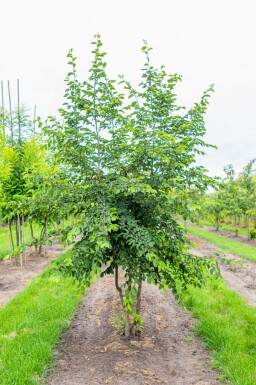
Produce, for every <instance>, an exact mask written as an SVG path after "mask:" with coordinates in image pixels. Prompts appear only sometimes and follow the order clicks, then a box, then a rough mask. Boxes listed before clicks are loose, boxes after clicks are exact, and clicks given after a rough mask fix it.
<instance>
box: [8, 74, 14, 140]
mask: <svg viewBox="0 0 256 385" xmlns="http://www.w3.org/2000/svg"><path fill="white" fill-rule="evenodd" d="M7 85H8V95H9V111H10V123H11V126H10V129H11V144H12V146H13V121H12V101H11V90H10V82H9V80H7Z"/></svg>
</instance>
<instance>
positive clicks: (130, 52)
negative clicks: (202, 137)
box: [0, 0, 256, 175]
mask: <svg viewBox="0 0 256 385" xmlns="http://www.w3.org/2000/svg"><path fill="white" fill-rule="evenodd" d="M0 12H1V14H0V36H1V40H0V80H1V79H2V80H4V81H5V86H7V82H6V81H7V80H8V79H9V80H10V82H11V85H12V99H13V103H15V98H16V90H15V87H16V79H17V78H19V79H20V89H21V91H20V92H21V99H22V101H23V102H24V103H25V104H27V106H28V107H30V108H31V110H33V106H34V104H36V105H37V110H38V114H39V115H41V116H43V117H45V116H47V115H50V114H56V111H57V109H58V108H59V107H60V106H61V103H62V96H63V93H64V88H65V84H64V78H65V76H66V73H67V65H66V62H67V60H66V54H67V52H68V50H69V48H74V52H75V55H76V56H78V64H79V70H80V74H81V75H82V74H83V73H84V74H85V75H86V70H87V69H88V67H89V65H90V60H91V57H90V51H91V46H90V42H91V41H92V39H93V36H94V35H95V34H96V33H97V32H99V33H100V34H101V36H102V40H103V43H104V50H105V51H106V52H107V53H108V56H107V61H108V71H109V73H110V75H111V76H116V75H118V74H119V73H122V74H124V75H125V76H126V77H127V79H129V80H131V81H134V82H136V81H137V80H138V78H139V75H140V68H141V65H142V63H143V59H144V58H143V55H142V54H141V52H140V47H141V46H142V40H143V39H146V40H147V41H148V43H149V44H150V45H151V46H152V47H153V48H154V51H153V53H152V59H153V64H154V65H156V66H157V65H161V64H164V65H165V66H166V68H167V70H168V71H169V72H171V73H173V72H178V73H179V74H181V75H183V82H182V84H181V85H180V86H179V89H178V90H177V92H178V95H179V101H180V102H181V103H182V104H185V105H186V106H188V107H189V106H190V105H192V104H193V102H194V101H196V100H198V99H199V98H200V96H201V94H202V92H203V91H204V90H205V89H207V88H208V86H209V85H210V84H211V83H214V84H215V94H214V95H213V96H212V98H211V101H210V106H209V109H208V113H207V116H206V124H207V136H206V140H207V141H208V142H210V143H213V144H216V145H217V146H218V150H210V151H209V152H208V154H207V156H205V157H204V158H203V159H202V160H200V161H201V163H202V164H203V165H204V166H205V167H206V168H207V169H208V170H209V171H210V173H211V174H212V175H213V174H216V175H222V174H223V173H222V170H223V167H224V166H225V165H227V164H229V163H232V164H233V165H234V166H235V168H236V170H237V171H241V169H242V167H243V166H244V165H245V164H246V163H247V162H248V161H249V160H250V159H252V158H254V157H256V151H255V150H256V113H255V110H256V1H255V0H169V1H168V0H158V1H152V0H147V1H146V0H137V1H135V0H126V1H122V0H119V1H118V0H105V1H104V0H95V1H94V2H93V1H86V0H72V1H71V0H70V1H67V0H51V1H50V0H44V1H42V0H22V1H21V0H8V1H7V0H5V1H4V0H0ZM6 88H7V87H6ZM6 96H7V95H6Z"/></svg>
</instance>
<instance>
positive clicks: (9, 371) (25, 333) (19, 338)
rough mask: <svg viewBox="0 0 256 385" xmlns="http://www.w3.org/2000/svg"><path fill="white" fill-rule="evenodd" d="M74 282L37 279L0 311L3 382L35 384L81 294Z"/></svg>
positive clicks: (0, 378)
mask: <svg viewBox="0 0 256 385" xmlns="http://www.w3.org/2000/svg"><path fill="white" fill-rule="evenodd" d="M82 294H83V293H82V289H81V288H79V287H78V286H77V285H76V284H74V282H72V281H71V280H67V279H64V278H63V279H61V280H60V281H59V282H57V283H54V282H51V281H50V280H49V279H47V278H42V277H39V278H37V279H35V280H34V281H33V282H32V283H31V284H30V285H29V286H28V287H27V288H26V289H25V290H24V291H22V292H21V293H20V294H18V295H17V296H16V297H15V298H14V299H13V300H11V301H10V302H9V303H8V304H7V305H6V306H5V307H4V308H2V309H1V310H0V384H1V385H14V384H15V385H36V384H39V383H40V384H41V383H42V382H41V378H42V376H43V375H44V374H45V373H46V371H47V370H48V369H49V368H50V367H51V365H52V356H53V351H54V348H55V347H56V344H57V342H58V340H59V335H60V332H61V331H62V330H63V329H65V328H67V327H68V326H69V324H70V320H71V318H72V316H73V314H74V310H75V309H76V307H77V306H78V303H79V300H80V298H81V296H82Z"/></svg>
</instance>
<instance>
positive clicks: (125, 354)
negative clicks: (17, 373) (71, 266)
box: [46, 276, 220, 385]
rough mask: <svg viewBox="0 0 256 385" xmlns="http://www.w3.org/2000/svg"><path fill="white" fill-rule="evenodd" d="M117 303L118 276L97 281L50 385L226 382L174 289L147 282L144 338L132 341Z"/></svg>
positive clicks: (68, 332)
mask: <svg viewBox="0 0 256 385" xmlns="http://www.w3.org/2000/svg"><path fill="white" fill-rule="evenodd" d="M117 303H118V298H117V295H116V291H115V288H114V284H113V276H107V277H104V278H103V279H100V280H99V281H98V282H95V283H94V284H93V286H92V287H91V288H90V289H89V290H88V292H87V294H86V296H85V297H84V299H83V301H82V303H81V305H80V308H79V309H78V311H77V314H76V316H75V318H74V320H73V322H72V323H71V327H70V328H69V329H68V330H66V331H65V332H64V333H63V335H62V339H61V342H60V346H59V350H58V352H57V353H56V367H55V368H54V369H53V370H52V371H51V372H50V374H49V376H48V379H47V381H46V384H47V385H59V384H62V385H87V384H88V385H89V384H90V385H103V384H114V385H142V384H143V385H155V384H163V385H164V384H172V385H217V384H220V382H219V381H218V373H217V372H215V371H213V370H212V369H211V368H210V359H209V355H208V353H207V352H206V351H205V350H204V349H203V348H202V344H201V343H200V341H198V339H197V338H196V337H195V336H194V335H193V333H192V326H193V319H192V317H191V316H190V315H189V314H187V313H186V312H185V311H184V310H183V308H181V307H180V306H179V305H178V303H177V302H176V301H175V300H174V298H173V296H172V294H171V293H170V292H168V293H167V294H163V293H161V292H160V291H159V290H158V289H157V288H156V287H154V286H153V285H148V284H145V285H144V291H143V302H142V312H143V316H144V320H145V326H144V330H143V333H142V335H141V337H140V339H138V337H135V339H133V340H126V339H125V338H124V337H123V336H120V335H119V334H118V333H117V331H116V330H115V329H114V328H113V327H112V326H111V323H110V320H111V319H112V317H113V312H114V311H115V310H116V306H117Z"/></svg>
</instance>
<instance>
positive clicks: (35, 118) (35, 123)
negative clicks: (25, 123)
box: [34, 104, 36, 134]
mask: <svg viewBox="0 0 256 385" xmlns="http://www.w3.org/2000/svg"><path fill="white" fill-rule="evenodd" d="M35 132H36V104H35V105H34V134H35Z"/></svg>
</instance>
